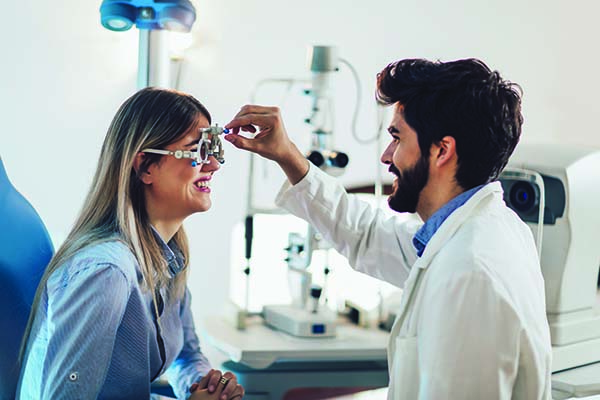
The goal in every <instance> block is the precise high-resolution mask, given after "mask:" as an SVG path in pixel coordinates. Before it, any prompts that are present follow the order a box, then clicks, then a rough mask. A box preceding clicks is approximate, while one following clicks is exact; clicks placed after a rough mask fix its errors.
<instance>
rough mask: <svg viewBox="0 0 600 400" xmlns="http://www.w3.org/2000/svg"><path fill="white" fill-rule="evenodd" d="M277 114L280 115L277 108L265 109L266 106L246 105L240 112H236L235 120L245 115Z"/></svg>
mask: <svg viewBox="0 0 600 400" xmlns="http://www.w3.org/2000/svg"><path fill="white" fill-rule="evenodd" d="M278 113H280V111H279V108H278V107H266V106H259V105H256V104H246V105H245V106H242V108H240V111H238V113H237V114H236V116H235V118H237V117H239V116H242V115H247V114H278Z"/></svg>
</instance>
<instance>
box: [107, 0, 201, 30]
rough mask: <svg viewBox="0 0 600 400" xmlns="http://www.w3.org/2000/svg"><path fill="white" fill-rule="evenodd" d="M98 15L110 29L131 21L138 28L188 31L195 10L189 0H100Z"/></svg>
mask: <svg viewBox="0 0 600 400" xmlns="http://www.w3.org/2000/svg"><path fill="white" fill-rule="evenodd" d="M100 18H101V22H102V25H103V26H104V27H105V28H106V29H110V30H111V31H126V30H128V29H130V28H131V27H132V26H133V25H134V24H135V25H136V26H137V27H138V29H166V30H170V31H178V32H189V31H190V30H191V29H192V25H193V24H194V21H195V20H196V10H195V9H194V6H193V5H192V3H191V2H190V0H103V1H102V5H101V6H100Z"/></svg>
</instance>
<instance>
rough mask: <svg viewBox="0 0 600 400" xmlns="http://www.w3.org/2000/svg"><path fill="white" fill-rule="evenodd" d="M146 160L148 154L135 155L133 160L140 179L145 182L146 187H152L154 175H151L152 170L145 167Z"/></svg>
mask: <svg viewBox="0 0 600 400" xmlns="http://www.w3.org/2000/svg"><path fill="white" fill-rule="evenodd" d="M145 160H146V154H144V153H142V152H139V153H137V154H136V155H135V158H134V159H133V169H134V170H135V173H136V175H137V176H138V178H139V179H140V180H141V181H142V182H144V183H145V184H146V185H150V184H151V183H152V178H153V177H152V174H151V173H150V169H149V168H146V167H145V166H144V161H145Z"/></svg>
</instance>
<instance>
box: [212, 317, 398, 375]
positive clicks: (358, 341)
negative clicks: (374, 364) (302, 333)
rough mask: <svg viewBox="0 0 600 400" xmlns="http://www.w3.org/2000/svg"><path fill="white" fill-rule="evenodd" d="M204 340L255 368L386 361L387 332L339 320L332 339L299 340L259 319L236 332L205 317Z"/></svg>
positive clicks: (220, 320)
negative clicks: (285, 363) (283, 363)
mask: <svg viewBox="0 0 600 400" xmlns="http://www.w3.org/2000/svg"><path fill="white" fill-rule="evenodd" d="M203 327H204V330H205V335H206V338H207V340H208V341H209V342H210V343H211V344H212V345H213V346H214V347H216V348H217V349H219V350H220V351H221V352H223V353H225V354H226V355H227V356H228V357H229V358H230V359H231V360H232V361H234V362H238V363H242V364H244V365H246V366H249V367H251V368H255V369H264V368H268V367H269V366H270V365H272V364H274V363H276V362H279V361H298V362H303V361H310V362H315V361H342V362H348V361H386V357H387V354H386V348H387V342H388V336H389V333H388V332H385V331H382V330H379V329H366V328H361V327H359V326H356V325H354V324H351V323H349V322H346V321H342V322H341V323H340V324H339V325H338V326H337V335H336V336H335V337H332V338H300V337H295V336H292V335H289V334H287V333H285V332H281V331H277V330H275V329H273V328H271V327H269V326H268V325H266V324H265V323H264V321H263V319H262V318H261V317H259V316H253V317H250V318H248V320H247V327H246V329H244V330H238V329H237V328H235V327H234V326H233V325H232V323H231V322H229V321H227V320H226V319H224V318H219V317H208V318H207V319H206V320H205V321H204V324H203Z"/></svg>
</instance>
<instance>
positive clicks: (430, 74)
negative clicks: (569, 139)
mask: <svg viewBox="0 0 600 400" xmlns="http://www.w3.org/2000/svg"><path fill="white" fill-rule="evenodd" d="M377 98H378V100H379V102H380V103H382V104H386V105H393V106H394V110H395V112H394V116H393V119H392V122H391V124H390V126H389V128H388V132H389V133H390V135H391V143H390V144H389V145H388V147H387V149H386V150H385V151H384V153H383V155H382V156H381V161H382V162H383V163H384V164H386V165H389V170H390V172H392V173H393V174H394V175H395V176H396V179H395V181H394V191H393V193H392V195H391V196H390V197H389V205H390V207H391V208H392V209H394V210H396V211H398V212H411V213H412V212H416V213H417V214H418V215H419V216H420V217H421V219H422V220H423V221H424V224H419V225H418V226H414V224H411V223H406V222H404V223H400V222H397V221H396V220H395V219H394V218H391V219H390V218H386V217H385V216H384V215H383V213H382V212H380V211H378V210H376V209H373V208H371V207H370V206H368V205H367V204H365V203H363V202H361V201H359V200H358V199H356V198H355V197H353V196H350V195H348V194H347V193H346V192H345V191H344V189H343V187H342V186H341V185H340V184H339V183H338V182H337V181H336V180H335V179H334V178H332V177H329V176H328V175H326V174H324V173H323V172H321V171H320V170H319V169H318V168H316V167H314V166H312V165H310V164H309V163H308V162H307V160H306V159H305V158H304V157H303V155H302V153H301V152H300V151H298V149H297V148H296V146H295V145H294V144H293V143H292V142H291V141H290V139H289V138H288V136H287V133H286V131H285V128H284V126H283V122H282V120H281V116H280V113H279V110H278V109H276V108H268V107H260V106H244V107H243V108H242V109H241V110H240V112H239V113H238V114H237V115H236V116H235V118H234V119H233V120H232V121H231V122H230V123H229V124H228V125H227V126H226V127H227V128H231V129H233V134H231V135H229V136H227V137H226V139H227V140H228V141H230V142H231V143H233V145H234V146H236V147H238V148H241V149H246V150H249V151H253V152H256V153H258V154H260V155H262V156H264V157H266V158H269V159H271V160H274V161H276V162H277V163H278V164H279V165H280V166H281V168H282V169H283V171H284V172H285V173H286V175H287V177H288V180H289V183H288V184H287V185H286V186H284V188H283V189H282V191H281V193H280V194H279V195H278V198H277V202H278V204H279V205H280V206H282V207H284V208H286V209H287V210H289V211H290V212H291V213H293V214H295V215H297V216H299V217H301V218H304V219H305V220H307V221H308V222H309V223H310V224H312V225H313V226H314V227H315V228H316V229H317V230H318V231H319V232H321V233H322V234H323V235H324V237H325V238H326V239H327V240H329V241H330V242H331V243H333V245H334V246H335V248H336V249H337V250H338V251H339V252H341V253H342V254H344V255H345V256H346V257H348V259H349V261H350V265H352V266H354V268H355V269H357V270H358V271H362V272H364V273H367V274H369V275H372V276H375V277H377V278H380V279H383V280H386V281H388V282H390V283H392V284H395V285H397V286H400V287H403V288H404V293H403V299H402V304H401V306H400V310H398V318H397V319H396V322H395V324H394V327H393V329H392V332H391V334H390V342H389V347H388V363H389V373H390V385H389V394H388V398H389V399H422V400H424V399H428V400H429V399H430V400H440V399H473V400H475V399H476V400H491V399H523V400H535V399H549V398H550V371H551V368H550V363H551V345H550V334H549V329H548V324H547V320H546V312H545V311H546V307H545V299H544V282H543V278H542V274H541V270H540V265H539V261H538V257H537V254H536V249H535V244H534V241H533V237H532V234H531V231H530V230H529V228H528V227H527V226H526V225H525V224H524V223H523V222H522V221H521V220H520V219H519V218H518V217H517V215H516V214H515V213H514V212H512V210H510V209H509V208H508V207H506V205H505V204H504V202H503V197H502V188H501V185H500V183H499V182H497V179H498V175H499V174H500V172H501V171H502V169H503V168H504V166H505V165H506V163H507V161H508V158H509V156H510V155H511V153H512V151H513V150H514V148H515V146H516V145H517V143H518V141H519V137H520V134H521V125H522V116H521V111H520V109H521V99H520V88H519V87H518V86H517V85H513V84H511V83H510V82H507V81H505V80H503V79H502V78H501V77H500V75H499V74H498V72H492V71H491V70H490V69H489V68H488V67H487V66H486V65H485V64H484V63H483V62H481V61H479V60H475V59H468V60H458V61H453V62H446V63H443V62H430V61H426V60H401V61H398V62H396V63H393V64H390V65H388V66H387V67H386V68H384V69H383V71H382V72H381V73H380V74H379V75H378V79H377ZM257 128H258V129H259V132H258V134H257V135H256V136H255V137H254V138H253V139H248V138H244V137H242V136H239V135H238V133H239V131H240V129H241V130H245V131H249V132H253V133H256V132H257ZM415 232H416V233H415Z"/></svg>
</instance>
